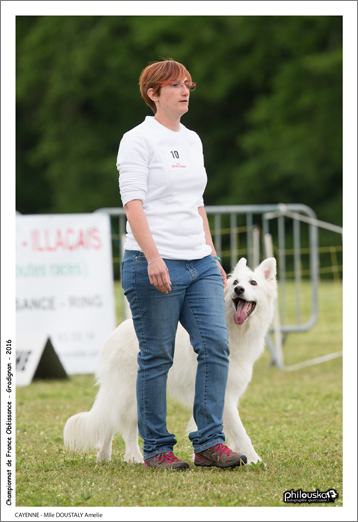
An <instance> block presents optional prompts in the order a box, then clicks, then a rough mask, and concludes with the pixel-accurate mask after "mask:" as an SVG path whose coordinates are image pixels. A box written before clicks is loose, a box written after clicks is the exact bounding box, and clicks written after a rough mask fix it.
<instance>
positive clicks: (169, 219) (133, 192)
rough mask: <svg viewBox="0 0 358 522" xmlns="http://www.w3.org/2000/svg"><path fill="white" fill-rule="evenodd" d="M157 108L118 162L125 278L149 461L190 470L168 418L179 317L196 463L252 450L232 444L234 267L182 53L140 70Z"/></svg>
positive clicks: (229, 460)
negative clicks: (193, 127)
mask: <svg viewBox="0 0 358 522" xmlns="http://www.w3.org/2000/svg"><path fill="white" fill-rule="evenodd" d="M139 84H140V90H141V94H142V97H143V99H144V100H145V102H146V104H147V105H148V106H149V107H151V109H152V110H153V112H154V116H151V117H150V116H147V117H146V118H145V120H144V122H143V123H142V124H140V125H138V126H137V127H135V128H134V129H132V130H130V131H129V132H127V133H126V134H125V135H124V136H123V138H122V140H121V143H120V147H119V152H118V158H117V168H118V170H119V173H120V177H119V185H120V193H121V198H122V202H123V206H124V208H125V212H126V216H127V220H128V222H127V238H126V243H125V253H124V256H123V261H122V286H123V289H124V292H125V295H126V297H127V299H128V301H129V304H130V307H131V312H132V316H133V322H134V327H135V331H136V335H137V337H138V341H139V355H138V364H139V368H138V376H137V407H138V428H139V434H140V436H141V438H142V439H143V442H144V445H143V452H144V462H145V466H146V467H152V468H166V469H185V468H188V467H189V466H188V464H187V463H186V462H183V461H181V460H179V459H178V458H177V457H175V455H174V454H173V447H174V445H175V444H176V439H175V436H174V434H171V433H169V432H168V430H167V426H166V385H167V375H168V371H169V369H170V367H171V366H172V363H173V356H174V344H175V334H176V330H177V326H178V322H179V321H180V322H181V324H182V325H183V326H184V328H185V329H186V330H187V331H188V333H189V335H190V339H191V343H192V346H193V348H194V350H195V352H196V353H197V355H198V367H197V376H196V388H195V399H194V407H193V414H194V420H195V422H196V424H197V431H194V432H192V433H190V434H189V438H190V440H191V442H192V444H193V447H194V452H195V461H194V463H195V464H196V465H197V466H218V467H231V466H237V465H240V464H241V463H243V462H246V457H245V456H244V455H239V454H237V453H234V452H232V451H231V450H230V449H229V448H228V447H227V446H225V445H224V442H225V435H224V433H223V431H222V428H223V426H222V423H223V421H222V414H223V408H224V399H225V389H226V382H227V375H228V366H229V359H228V356H229V348H228V336H227V329H226V320H225V305H224V285H226V274H225V271H224V270H223V268H222V267H221V264H220V259H219V258H218V257H217V256H216V252H215V248H214V245H213V241H212V238H211V234H210V229H209V223H208V219H207V216H206V212H205V209H204V202H203V192H204V189H205V186H206V182H207V177H206V171H205V167H204V161H203V152H202V144H201V141H200V138H199V136H198V135H197V134H196V133H195V132H193V131H190V130H188V129H187V128H186V127H184V125H182V124H181V123H180V119H181V117H182V116H183V115H184V114H185V113H186V112H188V110H189V97H190V92H191V91H193V90H194V89H195V85H196V84H195V83H193V82H192V79H191V76H190V74H189V72H188V71H187V70H186V68H185V67H184V66H183V65H181V64H179V63H178V62H175V61H172V60H165V61H162V62H155V63H152V64H151V65H149V66H148V67H146V68H145V69H144V71H143V72H142V74H141V76H140V81H139Z"/></svg>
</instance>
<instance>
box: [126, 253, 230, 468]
mask: <svg viewBox="0 0 358 522" xmlns="http://www.w3.org/2000/svg"><path fill="white" fill-rule="evenodd" d="M164 261H165V263H166V265H167V267H168V270H169V275H170V280H171V283H172V286H171V288H172V289H171V291H170V292H168V294H164V293H161V292H159V290H157V289H156V288H155V287H154V286H152V285H151V284H150V282H149V277H148V263H147V260H146V258H145V256H144V254H143V253H142V252H139V251H129V250H127V251H126V252H125V254H124V257H123V261H122V265H121V268H122V286H123V289H124V293H125V295H126V297H127V299H128V301H129V304H130V308H131V312H132V316H133V322H134V328H135V331H136V334H137V337H138V341H139V354H138V365H139V368H138V376H137V408H138V429H139V435H140V436H141V438H142V439H143V441H144V445H143V453H144V459H148V458H150V457H153V456H155V455H157V454H158V453H161V452H170V451H173V446H174V445H175V444H176V442H177V441H176V439H175V436H174V435H173V434H171V433H169V432H168V430H167V425H166V413H167V403H166V387H167V377H168V371H169V369H170V368H171V366H172V364H173V357H174V344H175V335H176V331H177V327H178V322H179V321H180V323H181V324H182V325H183V327H184V328H185V329H186V330H187V332H188V333H189V335H190V341H191V344H192V346H193V348H194V350H195V352H196V353H197V355H198V357H197V360H198V367H197V375H196V382H195V398H194V406H193V415H194V420H195V422H196V425H197V428H198V429H197V431H195V432H192V433H190V434H189V439H190V440H191V442H192V444H193V446H194V452H195V453H198V452H200V451H204V450H205V449H207V448H210V447H211V446H214V445H215V444H220V443H223V442H225V435H224V433H223V420H222V416H223V410H224V400H225V390H226V383H227V376H228V369H229V358H228V357H229V346H228V333H227V328H226V318H225V302H224V286H223V280H222V276H221V274H220V271H219V269H218V266H217V264H216V261H215V260H214V258H213V257H212V256H207V257H205V258H203V259H196V260H193V261H180V260H168V259H165V260H164Z"/></svg>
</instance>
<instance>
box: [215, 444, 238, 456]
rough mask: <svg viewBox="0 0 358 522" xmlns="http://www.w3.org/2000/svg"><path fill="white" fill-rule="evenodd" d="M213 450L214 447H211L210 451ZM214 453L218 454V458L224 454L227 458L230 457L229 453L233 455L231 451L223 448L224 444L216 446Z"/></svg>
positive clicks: (225, 447)
mask: <svg viewBox="0 0 358 522" xmlns="http://www.w3.org/2000/svg"><path fill="white" fill-rule="evenodd" d="M213 448H215V446H212V447H211V448H210V449H213ZM215 452H216V453H219V455H220V457H221V455H222V454H223V453H225V455H227V456H228V457H229V456H230V455H231V453H233V451H231V449H230V448H228V447H227V446H225V444H217V445H216V449H215Z"/></svg>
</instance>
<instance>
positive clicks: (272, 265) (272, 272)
mask: <svg viewBox="0 0 358 522" xmlns="http://www.w3.org/2000/svg"><path fill="white" fill-rule="evenodd" d="M258 268H259V269H260V270H261V271H262V272H263V274H264V276H265V279H267V280H272V279H275V277H276V259H275V258H274V257H268V258H267V259H265V260H264V261H262V263H261V265H260V266H259V267H258Z"/></svg>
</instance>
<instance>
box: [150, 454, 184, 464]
mask: <svg viewBox="0 0 358 522" xmlns="http://www.w3.org/2000/svg"><path fill="white" fill-rule="evenodd" d="M155 458H156V459H158V463H159V464H164V463H165V462H180V460H179V459H178V458H177V457H176V456H175V455H174V453H172V452H170V453H158V455H156V456H155Z"/></svg>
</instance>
